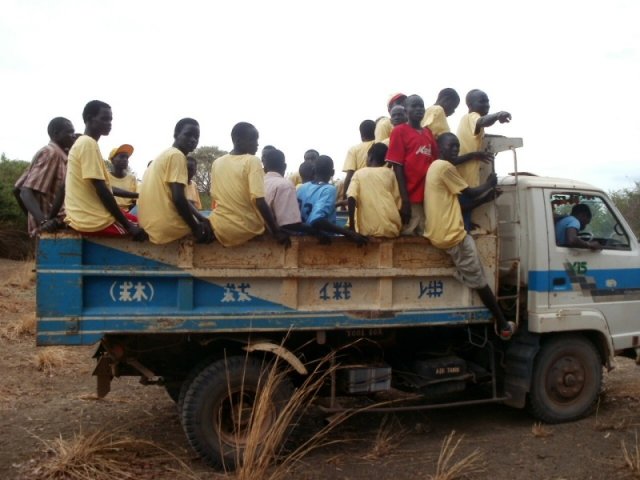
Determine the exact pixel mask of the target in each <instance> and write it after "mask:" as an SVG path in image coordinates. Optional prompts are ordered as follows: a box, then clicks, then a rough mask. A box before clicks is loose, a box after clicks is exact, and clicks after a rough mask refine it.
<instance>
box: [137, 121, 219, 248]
mask: <svg viewBox="0 0 640 480" xmlns="http://www.w3.org/2000/svg"><path fill="white" fill-rule="evenodd" d="M173 138H174V142H173V146H172V147H171V148H169V149H167V150H165V151H164V152H162V153H161V154H160V155H159V156H158V157H157V158H156V159H155V160H153V161H152V162H151V164H150V165H149V168H147V171H146V172H145V173H144V178H143V179H142V185H141V187H140V199H139V201H138V212H139V217H140V225H142V226H143V227H144V229H145V230H146V231H147V232H148V233H149V238H150V239H151V241H152V242H153V243H156V244H164V243H169V242H173V241H174V240H178V239H180V238H182V237H184V236H186V235H188V234H189V233H190V232H191V233H192V234H193V236H194V237H195V239H196V241H197V242H199V243H209V242H211V241H213V232H212V231H211V226H210V225H209V222H208V221H207V219H204V221H201V219H200V218H198V217H196V216H195V215H194V212H193V207H192V206H191V204H190V203H189V201H188V200H187V195H186V187H187V183H188V173H187V157H186V155H187V153H189V152H192V151H193V150H195V148H196V147H197V146H198V141H199V140H200V125H199V124H198V122H197V121H196V120H194V119H193V118H183V119H181V120H180V121H179V122H178V123H177V124H176V126H175V129H174V132H173Z"/></svg>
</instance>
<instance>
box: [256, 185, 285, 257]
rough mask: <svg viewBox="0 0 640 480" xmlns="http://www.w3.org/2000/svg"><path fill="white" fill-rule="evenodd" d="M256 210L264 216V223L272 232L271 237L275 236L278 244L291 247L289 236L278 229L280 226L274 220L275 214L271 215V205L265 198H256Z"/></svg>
mask: <svg viewBox="0 0 640 480" xmlns="http://www.w3.org/2000/svg"><path fill="white" fill-rule="evenodd" d="M256 208H257V209H258V211H259V212H260V215H262V218H263V219H264V223H265V224H266V225H267V228H268V229H269V231H270V232H271V235H273V237H274V238H275V239H276V240H277V241H278V243H281V244H283V245H285V246H286V247H289V246H291V240H290V239H289V235H288V234H287V233H286V232H284V231H282V230H280V227H278V224H277V223H276V221H275V220H274V218H273V213H271V209H270V208H269V205H267V202H266V200H265V199H264V197H260V198H256Z"/></svg>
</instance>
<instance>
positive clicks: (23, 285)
mask: <svg viewBox="0 0 640 480" xmlns="http://www.w3.org/2000/svg"><path fill="white" fill-rule="evenodd" d="M35 268H36V262H35V260H33V259H31V260H25V261H24V262H20V263H18V264H17V266H16V267H15V268H13V269H12V270H11V272H10V273H9V274H8V275H7V276H5V277H4V278H3V279H1V280H0V286H10V287H17V288H20V289H27V288H31V287H32V286H33V285H34V283H35V281H36V273H35Z"/></svg>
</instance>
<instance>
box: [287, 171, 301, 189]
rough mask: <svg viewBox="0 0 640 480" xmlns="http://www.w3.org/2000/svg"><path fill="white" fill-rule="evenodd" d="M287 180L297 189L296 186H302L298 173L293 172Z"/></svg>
mask: <svg viewBox="0 0 640 480" xmlns="http://www.w3.org/2000/svg"><path fill="white" fill-rule="evenodd" d="M287 178H288V179H289V180H291V183H293V185H294V186H295V187H296V188H297V187H298V185H302V177H301V176H300V173H299V172H293V173H292V174H291V175H289V176H288V177H287Z"/></svg>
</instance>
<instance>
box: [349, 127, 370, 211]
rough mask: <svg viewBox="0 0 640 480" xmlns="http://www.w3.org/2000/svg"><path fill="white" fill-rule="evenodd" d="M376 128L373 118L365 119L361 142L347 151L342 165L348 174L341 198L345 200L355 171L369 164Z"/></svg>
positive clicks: (361, 129)
mask: <svg viewBox="0 0 640 480" xmlns="http://www.w3.org/2000/svg"><path fill="white" fill-rule="evenodd" d="M375 130H376V122H374V121H373V120H364V121H363V122H362V123H361V124H360V143H359V144H357V145H354V146H353V147H351V148H350V149H349V151H348V152H347V157H346V158H345V160H344V165H343V166H342V171H343V172H345V173H346V174H347V176H346V178H345V179H344V189H343V192H342V195H341V198H342V199H344V200H346V199H347V195H346V193H347V190H348V189H349V183H350V182H351V177H353V174H354V172H355V171H356V170H360V169H361V168H364V167H366V166H367V154H368V152H369V149H370V148H371V145H373V143H374V142H375Z"/></svg>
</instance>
